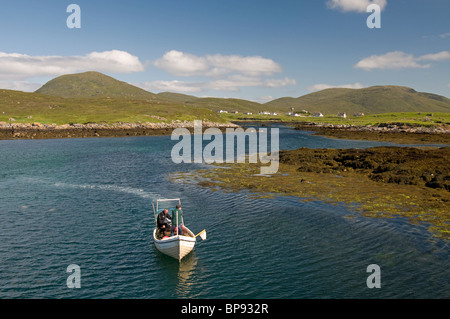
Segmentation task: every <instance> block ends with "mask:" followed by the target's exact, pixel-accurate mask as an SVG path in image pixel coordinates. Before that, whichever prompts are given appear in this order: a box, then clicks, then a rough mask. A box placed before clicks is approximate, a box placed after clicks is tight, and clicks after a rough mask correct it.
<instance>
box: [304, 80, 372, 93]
mask: <svg viewBox="0 0 450 319" xmlns="http://www.w3.org/2000/svg"><path fill="white" fill-rule="evenodd" d="M331 88H346V89H362V88H365V86H364V85H362V84H361V83H358V82H356V83H354V84H342V85H330V84H315V85H313V86H310V87H307V90H308V91H311V92H317V91H322V90H325V89H331Z"/></svg>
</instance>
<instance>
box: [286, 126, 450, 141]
mask: <svg viewBox="0 0 450 319" xmlns="http://www.w3.org/2000/svg"><path fill="white" fill-rule="evenodd" d="M294 129H296V130H305V131H313V132H314V134H315V135H320V136H325V137H329V138H338V139H352V140H366V141H382V142H393V143H398V144H443V145H449V144H450V126H449V125H442V126H438V127H423V126H412V125H405V124H401V123H397V124H396V123H391V124H388V123H386V124H380V125H364V126H356V125H345V124H337V125H335V124H322V123H296V124H295V125H294Z"/></svg>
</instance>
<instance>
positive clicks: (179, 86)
mask: <svg viewBox="0 0 450 319" xmlns="http://www.w3.org/2000/svg"><path fill="white" fill-rule="evenodd" d="M133 85H135V86H138V87H140V88H143V89H144V90H148V91H160V92H185V93H196V92H201V91H203V90H204V83H201V82H184V81H178V80H174V81H153V82H143V83H133Z"/></svg>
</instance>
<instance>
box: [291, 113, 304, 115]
mask: <svg viewBox="0 0 450 319" xmlns="http://www.w3.org/2000/svg"><path fill="white" fill-rule="evenodd" d="M291 116H302V115H301V114H298V113H292V114H291Z"/></svg>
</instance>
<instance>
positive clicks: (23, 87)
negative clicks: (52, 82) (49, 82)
mask: <svg viewBox="0 0 450 319" xmlns="http://www.w3.org/2000/svg"><path fill="white" fill-rule="evenodd" d="M41 86H42V84H40V83H32V82H27V81H3V80H1V81H0V89H7V90H15V91H23V92H34V91H36V90H37V89H39V88H40V87H41Z"/></svg>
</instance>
